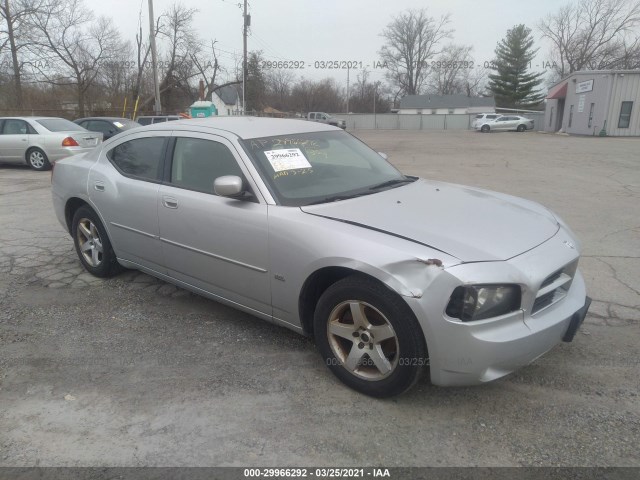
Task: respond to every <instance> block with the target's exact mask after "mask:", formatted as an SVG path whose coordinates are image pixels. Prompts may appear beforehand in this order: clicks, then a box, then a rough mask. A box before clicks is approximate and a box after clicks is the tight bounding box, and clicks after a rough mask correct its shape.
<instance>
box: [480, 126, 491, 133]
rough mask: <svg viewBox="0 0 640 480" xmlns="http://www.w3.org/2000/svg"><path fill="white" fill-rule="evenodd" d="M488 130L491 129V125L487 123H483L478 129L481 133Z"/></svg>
mask: <svg viewBox="0 0 640 480" xmlns="http://www.w3.org/2000/svg"><path fill="white" fill-rule="evenodd" d="M489 130H491V127H489V125H483V126H482V127H481V128H480V131H481V132H482V133H489Z"/></svg>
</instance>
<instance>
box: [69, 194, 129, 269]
mask: <svg viewBox="0 0 640 480" xmlns="http://www.w3.org/2000/svg"><path fill="white" fill-rule="evenodd" d="M71 232H72V235H73V243H74V245H75V247H76V253H77V254H78V258H80V262H81V263H82V266H83V267H84V268H85V269H86V270H87V271H88V272H89V273H90V274H92V275H95V276H96V277H110V276H112V275H114V274H116V273H117V272H118V271H119V270H120V265H119V264H118V260H117V259H116V254H115V253H114V251H113V248H112V247H111V242H110V241H109V237H108V236H107V232H106V230H105V229H104V226H103V225H102V222H101V221H100V218H99V217H98V214H97V213H96V212H94V211H93V210H92V209H91V208H89V207H80V208H79V209H78V210H77V211H76V213H75V214H74V215H73V221H72V222H71Z"/></svg>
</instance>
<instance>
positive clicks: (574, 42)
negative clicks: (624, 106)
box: [538, 0, 640, 77]
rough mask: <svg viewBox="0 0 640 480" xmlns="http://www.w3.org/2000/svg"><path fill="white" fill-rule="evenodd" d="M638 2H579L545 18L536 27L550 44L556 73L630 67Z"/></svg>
mask: <svg viewBox="0 0 640 480" xmlns="http://www.w3.org/2000/svg"><path fill="white" fill-rule="evenodd" d="M639 25H640V1H638V0H580V1H578V2H576V3H571V4H567V5H565V6H563V7H562V8H560V10H558V11H557V12H556V13H555V14H550V15H548V16H547V17H546V18H545V19H544V20H542V21H541V22H540V23H539V25H538V28H539V29H540V31H541V32H542V35H543V36H544V37H546V38H547V39H549V40H550V41H551V43H552V45H553V47H552V55H553V59H554V61H555V62H556V65H557V66H556V73H557V74H558V75H559V76H560V77H564V76H565V75H568V74H569V73H572V72H575V71H578V70H593V69H607V68H633V62H632V65H626V64H625V60H632V59H633V58H636V61H637V56H638V51H639V48H638V43H639V41H638V40H639V38H638V34H637V30H636V28H637V27H638V26H639Z"/></svg>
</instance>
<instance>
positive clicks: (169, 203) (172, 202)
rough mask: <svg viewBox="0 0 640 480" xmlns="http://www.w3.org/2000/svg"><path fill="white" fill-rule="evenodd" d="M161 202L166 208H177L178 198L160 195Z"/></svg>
mask: <svg viewBox="0 0 640 480" xmlns="http://www.w3.org/2000/svg"><path fill="white" fill-rule="evenodd" d="M162 204H163V205H164V206H165V207H167V208H178V200H176V199H175V198H173V197H167V196H163V197H162Z"/></svg>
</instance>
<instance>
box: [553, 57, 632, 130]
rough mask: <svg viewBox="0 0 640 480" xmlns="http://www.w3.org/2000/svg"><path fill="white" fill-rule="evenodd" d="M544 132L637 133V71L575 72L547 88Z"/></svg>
mask: <svg viewBox="0 0 640 480" xmlns="http://www.w3.org/2000/svg"><path fill="white" fill-rule="evenodd" d="M544 130H545V132H558V131H562V132H565V133H570V134H577V135H600V133H601V132H602V134H606V135H610V136H615V137H627V136H640V70H592V71H580V72H574V73H572V74H571V75H569V76H568V77H566V78H563V79H562V80H561V81H559V82H558V83H556V84H555V85H554V86H553V87H551V89H550V90H549V94H548V95H547V102H546V106H545V117H544Z"/></svg>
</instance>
